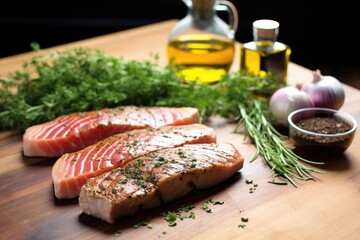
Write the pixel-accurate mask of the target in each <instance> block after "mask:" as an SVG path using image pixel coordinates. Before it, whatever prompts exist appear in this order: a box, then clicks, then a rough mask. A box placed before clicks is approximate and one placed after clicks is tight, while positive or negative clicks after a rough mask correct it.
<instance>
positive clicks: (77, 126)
mask: <svg viewBox="0 0 360 240" xmlns="http://www.w3.org/2000/svg"><path fill="white" fill-rule="evenodd" d="M192 123H199V113H198V110H197V109H196V108H189V107H184V108H169V107H136V106H126V107H119V108H115V109H103V110H97V111H90V112H83V113H73V114H69V115H64V116H61V117H58V118H56V119H54V120H52V121H49V122H46V123H43V124H39V125H35V126H32V127H29V128H28V129H27V130H26V131H25V133H24V136H23V152H24V155H25V156H29V157H31V156H38V157H59V156H61V155H62V154H64V153H70V152H75V151H78V150H80V149H83V148H84V147H86V146H89V145H91V144H94V143H96V142H98V141H100V140H102V139H104V138H106V137H109V136H112V135H114V134H117V133H122V132H125V131H128V130H133V129H143V128H150V127H151V128H158V127H162V126H176V125H185V124H192Z"/></svg>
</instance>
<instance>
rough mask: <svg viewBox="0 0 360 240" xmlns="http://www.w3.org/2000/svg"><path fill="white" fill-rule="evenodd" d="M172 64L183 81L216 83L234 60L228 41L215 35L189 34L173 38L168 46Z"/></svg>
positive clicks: (231, 47)
mask: <svg viewBox="0 0 360 240" xmlns="http://www.w3.org/2000/svg"><path fill="white" fill-rule="evenodd" d="M167 54H168V59H169V62H170V64H171V65H174V66H181V67H180V68H179V69H180V70H179V71H178V74H179V75H180V77H182V78H183V79H184V80H185V81H201V82H204V83H214V82H217V81H218V80H219V79H220V78H221V77H222V76H223V75H225V74H226V73H227V72H228V71H229V69H230V67H231V65H232V63H233V59H234V54H235V47H234V43H233V41H232V40H231V39H228V38H226V37H223V36H220V35H215V34H188V35H182V36H179V37H177V38H174V39H172V40H171V41H170V42H169V44H168V47H167Z"/></svg>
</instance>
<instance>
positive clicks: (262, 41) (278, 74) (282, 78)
mask: <svg viewBox="0 0 360 240" xmlns="http://www.w3.org/2000/svg"><path fill="white" fill-rule="evenodd" d="M278 33H279V23H278V22H276V21H274V20H268V19H262V20H257V21H255V22H253V37H254V41H252V42H248V43H245V44H242V45H241V47H240V56H241V57H240V71H242V70H245V69H246V70H247V71H248V74H249V75H251V76H267V75H269V74H271V75H272V76H273V77H274V78H275V79H276V80H277V81H278V82H280V83H286V82H287V69H288V64H289V61H290V55H291V48H290V47H289V46H288V45H286V44H283V43H281V42H277V37H278Z"/></svg>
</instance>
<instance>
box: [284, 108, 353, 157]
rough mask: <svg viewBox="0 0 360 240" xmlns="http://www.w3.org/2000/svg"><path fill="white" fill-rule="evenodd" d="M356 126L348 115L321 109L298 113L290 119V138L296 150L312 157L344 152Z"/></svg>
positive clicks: (293, 114) (298, 111) (305, 110)
mask: <svg viewBox="0 0 360 240" xmlns="http://www.w3.org/2000/svg"><path fill="white" fill-rule="evenodd" d="M356 126H357V123H356V121H355V119H354V118H352V117H351V116H350V115H348V114H345V113H342V112H339V111H336V110H333V109H326V108H325V109H324V108H308V109H301V110H297V111H295V112H293V113H291V114H290V115H289V135H290V139H291V140H292V141H293V142H294V144H295V146H296V147H297V148H300V149H303V150H306V151H314V153H321V154H324V153H325V154H334V153H342V152H344V151H345V150H346V149H347V148H348V147H349V146H350V144H351V142H352V140H353V138H354V134H355V130H356Z"/></svg>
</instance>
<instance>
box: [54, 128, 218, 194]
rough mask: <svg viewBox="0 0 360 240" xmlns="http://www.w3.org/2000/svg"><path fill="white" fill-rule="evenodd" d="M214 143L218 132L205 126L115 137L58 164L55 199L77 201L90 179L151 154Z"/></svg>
mask: <svg viewBox="0 0 360 240" xmlns="http://www.w3.org/2000/svg"><path fill="white" fill-rule="evenodd" d="M213 142H216V136H215V130H214V129H213V128H209V127H207V126H205V125H202V124H189V125H183V126H165V127H161V128H156V129H155V128H148V129H137V130H132V131H127V132H125V133H120V134H116V135H114V136H111V137H108V138H106V139H104V140H102V141H100V142H98V143H96V144H93V145H90V146H88V147H86V148H84V149H83V150H80V151H78V152H74V153H66V154H64V155H63V156H61V157H60V158H59V159H58V160H57V161H56V162H55V164H54V166H53V169H52V179H53V183H54V188H55V196H56V197H57V198H60V199H61V198H73V197H77V196H79V193H80V188H81V186H82V185H84V184H85V183H86V181H87V180H88V179H89V178H91V177H95V176H99V175H100V174H102V173H104V172H107V171H110V170H112V169H114V168H116V167H121V166H123V165H124V164H125V163H127V162H129V161H130V160H133V159H135V158H138V157H141V156H144V155H146V154H148V153H151V152H154V151H157V150H160V149H163V148H172V147H177V146H181V145H184V144H195V143H213Z"/></svg>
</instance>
